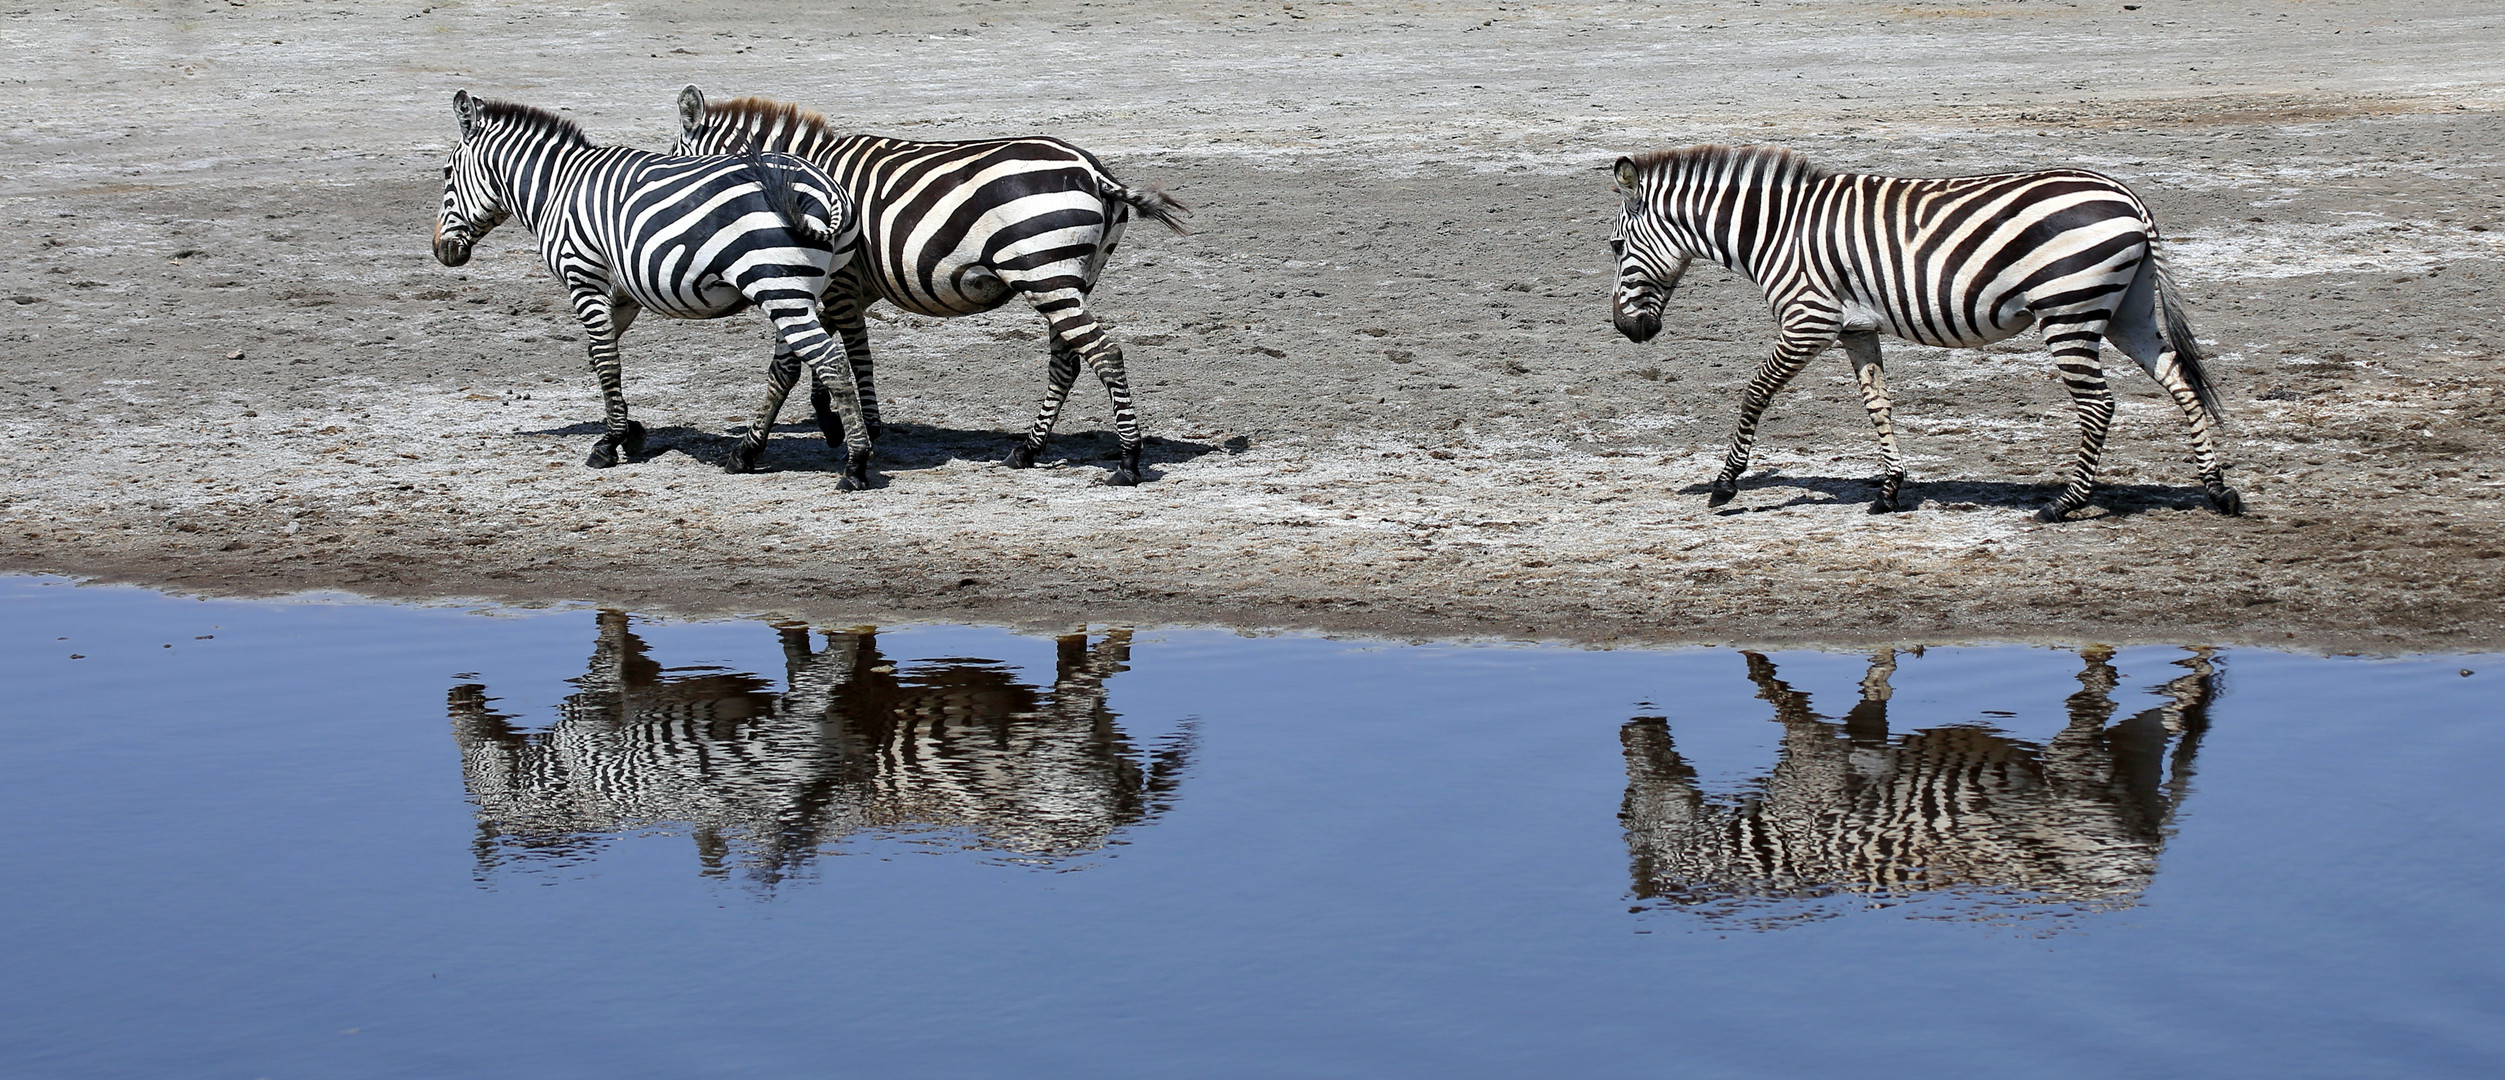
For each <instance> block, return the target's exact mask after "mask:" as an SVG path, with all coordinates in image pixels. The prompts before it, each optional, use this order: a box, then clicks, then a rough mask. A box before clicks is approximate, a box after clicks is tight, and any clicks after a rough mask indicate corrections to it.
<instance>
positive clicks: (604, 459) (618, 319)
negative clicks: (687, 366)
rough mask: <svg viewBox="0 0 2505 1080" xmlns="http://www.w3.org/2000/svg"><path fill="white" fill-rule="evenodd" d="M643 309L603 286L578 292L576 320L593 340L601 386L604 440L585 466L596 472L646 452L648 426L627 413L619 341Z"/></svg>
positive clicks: (593, 360) (592, 354)
mask: <svg viewBox="0 0 2505 1080" xmlns="http://www.w3.org/2000/svg"><path fill="white" fill-rule="evenodd" d="M642 310H643V309H642V308H641V307H638V306H637V305H636V304H634V303H633V302H631V301H627V300H613V299H611V298H610V296H609V295H608V290H607V289H606V288H605V287H602V286H598V285H588V286H577V287H576V288H575V289H574V317H575V318H576V319H577V320H579V321H581V322H582V324H583V335H584V336H585V337H587V338H589V339H590V341H591V343H590V345H589V346H588V347H587V351H588V352H589V353H590V359H591V373H592V377H593V378H594V379H596V380H598V381H599V383H600V402H601V406H602V424H601V427H602V430H601V435H600V440H599V441H598V442H595V443H593V444H592V447H591V456H589V457H587V458H585V459H584V460H583V464H584V465H587V466H589V467H591V468H594V469H606V468H608V467H610V466H612V465H615V464H617V463H618V460H619V458H620V457H621V456H623V457H625V458H626V459H628V460H632V459H634V458H635V456H637V455H639V454H642V453H643V452H644V426H643V425H642V424H638V423H636V422H635V421H634V420H633V419H632V418H630V417H628V416H627V414H626V387H625V380H624V379H623V377H622V376H621V375H620V374H619V370H620V362H619V353H618V339H620V338H622V337H625V336H626V328H627V327H629V326H633V325H634V324H635V316H636V314H637V313H638V312H640V311H642Z"/></svg>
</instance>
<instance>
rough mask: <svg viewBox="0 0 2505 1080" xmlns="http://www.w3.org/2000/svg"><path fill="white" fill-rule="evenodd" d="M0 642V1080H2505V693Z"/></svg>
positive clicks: (218, 606) (1586, 661)
mask: <svg viewBox="0 0 2505 1080" xmlns="http://www.w3.org/2000/svg"><path fill="white" fill-rule="evenodd" d="M0 612H4V613H5V615H6V618H5V619H0V677H5V683H0V685H5V686H6V688H7V696H6V699H5V700H6V702H7V705H6V708H5V711H0V725H4V729H0V735H5V738H6V745H7V750H6V751H5V752H0V821H5V822H6V823H7V828H6V830H5V832H0V882H5V886H0V887H4V888H5V892H0V971H5V972H6V973H7V977H6V978H5V979H0V1075H5V1076H9V1077H29V1078H33V1077H43V1078H50V1077H150V1078H162V1077H234V1078H237V1080H247V1078H252V1077H273V1078H290V1077H321V1078H343V1077H453V1076H459V1077H504V1076H511V1077H603V1078H607V1077H643V1076H651V1077H711V1076H722V1077H783V1076H876V1077H926V1076H927V1077H980V1076H1018V1077H1056V1076H1071V1077H1233V1076H1246V1077H1252V1076H1262V1077H1270V1076H1296V1077H1339V1076H1345V1077H1411V1076H1469V1077H1476V1076H1574V1077H1662V1076H1677V1077H1722V1076H1730V1077H1769V1076H1776V1077H1780V1076H1830V1075H1841V1074H1851V1075H1864V1076H1873V1075H1875V1076H1914V1075H1942V1076H1972V1075H2005V1076H2030V1077H2033V1076H2046V1077H2070V1076H2077V1077H2098V1078H2114V1077H2143V1076H2145V1077H2180V1076H2205V1077H2228V1076H2268V1077H2314V1076H2321V1077H2332V1076H2340V1077H2348V1076H2364V1075H2394V1076H2415V1077H2444V1076H2465V1077H2466V1076H2492V1075H2497V1074H2498V1073H2499V1072H2500V1070H2505V1020H2501V1019H2500V1016H2505V930H2501V929H2500V927H2505V891H2501V887H2505V815H2501V814H2500V811H2501V810H2505V797H2501V796H2500V795H2499V793H2498V787H2497V778H2498V776H2499V774H2500V767H2505V695H2500V693H2499V685H2500V675H2505V657H2497V656H2469V657H2463V656H2446V657H2432V658H2418V659H2405V660H2371V659H2357V658H2321V657H2311V656H2299V655H2289V654H2281V653H2273V652H2266V651H2257V650H2242V649H2237V650H2224V651H2218V652H2207V651H2200V650H2194V649H2189V648H2128V649H2123V650H2120V651H2119V652H2112V653H2108V652H2106V651H2103V650H2098V649H2094V648H2082V649H2049V648H2034V647H2017V646H2006V647H1986V648H1932V649H1920V650H1918V649H1914V648H1911V647H1908V648H1903V649H1896V650H1882V651H1877V652H1873V653H1851V654H1845V653H1821V652H1806V651H1803V652H1776V653H1771V654H1767V655H1763V656H1753V655H1749V654H1743V653H1741V652H1738V651H1733V650H1727V649H1685V650H1665V651H1649V650H1621V651H1588V650H1576V649H1566V648H1554V647H1531V646H1500V645H1434V644H1429V645H1409V644H1395V643H1382V642H1363V641H1347V640H1325V639H1320V638H1313V637H1303V636H1274V637H1246V636H1238V635H1235V634H1231V633H1227V632H1223V631H1214V630H1145V629H1143V630H1140V631H1138V632H1136V633H1130V632H1125V631H1120V630H1117V629H1114V628H1109V627H1105V626H1102V625H1096V626H1093V627H1089V628H1087V632H1085V633H1083V634H1078V635H1073V636H1069V637H1064V638H1061V639H1059V640H1056V639H1054V638H1052V637H1037V636H1027V635H1021V634H1017V633H1012V632H1008V631H1004V630H997V629H986V628H970V627H947V626H916V627H900V628H884V629H879V630H877V631H875V632H871V631H869V630H868V628H855V627H820V628H816V629H815V630H806V629H802V628H798V627H777V626H775V625H771V624H768V623H765V622H758V621H730V622H714V623H671V622H660V621H654V620H650V619H645V618H641V617H636V616H632V615H626V614H617V613H609V614H602V613H597V612H593V611H589V610H565V611H554V612H536V613H532V612H514V611H462V610H450V609H422V608H407V607H391V606H382V605H373V604H362V603H352V602H294V603H240V602H201V601H196V600H185V599H175V598H169V597H164V596H160V595H157V594H153V593H149V592H145V591H142V590H136V589H122V588H87V587H73V586H71V585H69V584H67V583H64V582H59V581H53V580H47V579H36V578H11V579H0ZM1084 617H1085V613H1084V612H1083V611H1074V612H1073V613H1072V620H1073V626H1074V628H1075V627H1076V626H1077V623H1078V620H1080V619H1083V618H1084Z"/></svg>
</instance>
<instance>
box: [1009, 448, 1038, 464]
mask: <svg viewBox="0 0 2505 1080" xmlns="http://www.w3.org/2000/svg"><path fill="white" fill-rule="evenodd" d="M1007 464H1008V466H1009V467H1010V468H1012V469H1032V468H1034V467H1035V447H1032V446H1028V445H1027V444H1025V443H1019V444H1018V445H1016V446H1014V447H1011V448H1010V449H1009V460H1008V462H1007Z"/></svg>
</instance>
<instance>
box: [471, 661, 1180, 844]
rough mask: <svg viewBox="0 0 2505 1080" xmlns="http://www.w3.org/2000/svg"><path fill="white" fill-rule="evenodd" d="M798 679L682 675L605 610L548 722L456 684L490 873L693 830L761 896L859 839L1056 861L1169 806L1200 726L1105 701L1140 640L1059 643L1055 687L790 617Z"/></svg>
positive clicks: (997, 666)
mask: <svg viewBox="0 0 2505 1080" xmlns="http://www.w3.org/2000/svg"><path fill="white" fill-rule="evenodd" d="M775 633H776V635H777V636H778V637H779V639H780V641H781V645H782V651H783V657H784V672H783V679H784V684H783V685H784V689H783V691H782V692H780V693H776V692H774V691H773V690H772V683H771V682H769V681H768V680H767V679H765V678H763V677H761V676H758V675H754V674H749V673H745V672H735V671H728V670H723V669H719V668H709V667H688V668H669V667H664V666H662V664H661V663H660V662H658V661H656V660H654V659H652V657H651V655H650V650H649V648H648V647H647V646H646V644H645V642H644V640H643V638H642V637H641V636H639V635H637V634H636V633H635V632H634V630H633V628H632V626H631V619H630V617H629V616H628V615H626V614H624V613H621V612H616V611H604V612H602V613H600V615H599V618H598V633H597V636H596V638H595V640H594V642H593V648H592V653H591V660H590V663H589V665H588V669H587V671H586V672H585V674H583V675H582V676H579V677H577V678H575V679H574V680H572V681H573V683H574V685H575V687H576V690H575V692H574V693H572V694H570V695H568V696H567V697H566V698H565V699H564V701H562V702H561V703H559V704H558V705H557V707H556V718H555V720H554V722H553V723H551V724H549V725H548V726H547V727H545V728H542V729H538V730H531V729H529V728H527V727H526V726H525V725H524V724H523V723H522V722H521V721H520V720H519V719H518V718H516V717H514V716H511V715H508V714H505V713H502V712H499V711H497V710H496V709H495V708H494V706H493V702H494V701H495V700H496V699H495V698H493V697H491V696H489V695H488V692H487V688H486V687H484V686H482V685H478V684H474V683H472V684H463V685H458V686H455V687H453V688H452V691H451V693H450V695H449V711H450V714H451V718H452V732H453V739H454V742H455V743H456V744H457V745H458V746H459V748H460V751H461V776H462V783H463V786H464V787H465V788H466V789H467V792H468V795H469V799H470V802H471V803H472V805H473V806H474V807H475V813H476V818H477V823H478V833H477V838H476V840H475V841H474V845H473V849H474V854H475V857H476V862H477V869H476V876H477V878H478V880H479V881H480V883H481V884H490V883H492V882H493V881H494V880H495V877H496V875H497V874H498V872H499V871H501V870H506V869H515V870H522V871H533V870H538V871H545V870H554V869H563V868H567V867H570V866H573V865H576V864H580V863H582V862H585V861H588V860H590V859H593V858H595V857H597V856H598V855H599V854H600V853H601V852H602V851H603V850H605V849H607V848H608V847H609V846H610V845H612V844H615V843H618V842H620V840H621V838H624V837H630V836H645V835H652V834H656V833H657V834H663V835H673V834H675V835H686V836H689V837H690V838H691V839H692V840H693V842H694V845H695V849H696V857H697V862H698V864H699V872H700V873H702V874H704V875H706V876H710V877H723V878H727V877H729V876H731V875H732V873H733V872H734V871H737V872H740V873H742V874H743V875H744V876H745V877H746V878H747V879H748V880H750V881H751V882H754V883H756V884H758V885H761V886H764V887H766V888H769V889H770V888H772V887H773V886H775V885H777V884H779V883H782V882H784V881H786V880H789V879H791V878H793V877H794V876H796V875H801V874H804V873H806V872H807V870H808V869H809V867H810V866H811V864H812V863H813V861H814V860H815V859H816V858H817V857H818V856H819V855H821V854H824V853H828V852H835V851H839V850H840V848H841V847H842V846H843V845H845V844H846V843H847V842H853V843H867V842H877V841H893V842H903V843H914V844H923V845H937V846H940V847H954V848H957V849H961V850H971V851H978V852H986V853H990V854H991V855H993V856H994V857H999V858H1005V859H1007V860H1009V861H1014V862H1023V863H1033V864H1043V865H1053V866H1061V865H1066V864H1067V863H1068V862H1069V861H1070V860H1071V859H1072V858H1074V857H1076V856H1080V855H1083V854H1085V853H1088V852H1093V851H1098V850H1100V849H1102V848H1104V847H1106V846H1108V845H1114V844H1119V843H1121V842H1122V840H1121V839H1120V834H1121V833H1122V832H1123V831H1124V830H1126V829H1129V828H1132V827H1135V826H1140V825H1144V824H1146V823H1149V822H1152V821H1154V820H1156V819H1157V818H1158V817H1159V816H1160V815H1162V814H1163V813H1164V812H1165V811H1166V810H1167V808H1168V807H1169V806H1170V805H1171V804H1172V802H1173V799H1174V795H1175V792H1176V789H1177V787H1178V786H1179V785H1180V783H1181V781H1182V778H1183V774H1184V771H1185V769H1186V768H1187V767H1188V765H1189V764H1190V759H1191V752H1192V746H1193V733H1192V729H1191V728H1190V727H1189V726H1188V725H1187V726H1185V727H1184V728H1183V729H1182V730H1180V731H1178V732H1176V733H1174V734H1172V735H1169V736H1166V737H1165V738H1162V739H1159V740H1156V741H1155V742H1152V743H1149V744H1146V745H1141V744H1139V743H1136V742H1135V741H1134V740H1133V739H1132V738H1131V737H1130V736H1129V735H1127V734H1126V733H1125V732H1124V731H1123V730H1122V728H1121V725H1120V724H1119V723H1118V720H1119V718H1118V717H1117V716H1116V714H1115V713H1113V712H1112V711H1111V710H1110V709H1108V708H1107V707H1106V705H1105V684H1106V682H1107V681H1108V680H1110V679H1111V678H1112V677H1113V676H1114V675H1116V674H1118V673H1120V672H1123V671H1127V670H1129V659H1130V632H1129V631H1127V630H1116V631H1112V632H1110V633H1108V634H1106V635H1104V636H1103V637H1101V638H1097V639H1095V640H1092V641H1091V640H1090V639H1089V638H1088V636H1087V635H1085V634H1072V635H1068V636H1065V637H1062V638H1060V639H1058V640H1057V641H1056V642H1055V643H1054V651H1055V656H1054V676H1053V681H1052V684H1051V685H1050V686H1036V685H1032V684H1030V683H1027V682H1025V681H1023V680H1022V679H1021V678H1020V677H1019V675H1018V672H1017V670H1016V669H1015V668H1012V667H1010V666H1009V665H1007V664H1002V663H999V662H996V661H990V660H980V659H971V658H948V659H936V660H927V661H919V662H912V663H905V664H899V663H897V662H895V661H892V660H889V659H887V658H886V657H885V656H884V655H883V654H882V653H881V652H880V650H879V647H878V635H877V631H876V630H874V629H871V628H867V627H859V628H853V629H849V630H841V631H829V632H825V633H823V634H821V635H815V637H817V638H820V639H822V641H821V640H813V635H812V633H811V631H810V630H809V629H808V628H806V627H800V626H780V627H776V628H775Z"/></svg>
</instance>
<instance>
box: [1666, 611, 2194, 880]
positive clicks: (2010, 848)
mask: <svg viewBox="0 0 2505 1080" xmlns="http://www.w3.org/2000/svg"><path fill="white" fill-rule="evenodd" d="M1742 655H1743V656H1744V657H1746V659H1747V663H1748V678H1749V680H1750V681H1751V682H1753V683H1755V684H1756V685H1757V690H1758V694H1757V696H1758V697H1760V698H1762V699H1763V700H1765V701H1766V702H1768V703H1769V704H1771V705H1772V706H1773V707H1774V717H1773V718H1774V720H1775V721H1776V722H1777V723H1779V724H1781V725H1782V726H1783V741H1782V746H1781V751H1780V755H1781V756H1780V759H1779V760H1778V761H1777V763H1776V765H1775V767H1774V769H1773V770H1772V771H1771V772H1769V773H1767V774H1765V775H1763V776H1761V777H1759V778H1757V779H1756V780H1754V781H1752V782H1750V783H1748V784H1747V785H1745V786H1744V789H1743V792H1742V793H1741V794H1740V795H1738V796H1736V797H1732V798H1710V797H1708V796H1707V795H1706V794H1705V793H1704V792H1703V791H1702V790H1701V789H1700V788H1699V786H1698V783H1697V771H1696V769H1695V768H1694V767H1693V766H1692V765H1690V764H1689V763H1688V762H1687V760H1686V759H1685V758H1683V757H1681V756H1680V754H1679V753H1678V751H1677V749H1675V747H1674V744H1673V742H1672V739H1671V731H1670V724H1669V721H1668V719H1667V718H1664V717H1646V716H1639V717H1636V718H1634V719H1632V720H1630V721H1628V722H1627V723H1626V724H1625V725H1624V726H1623V727H1622V728H1621V729H1620V730H1619V741H1620V744H1621V746H1622V748H1623V749H1624V751H1625V755H1626V767H1627V788H1626V798H1625V802H1624V803H1623V804H1622V807H1621V810H1620V813H1619V821H1620V823H1621V824H1622V825H1623V826H1624V828H1625V830H1626V843H1627V850H1628V855H1629V858H1630V860H1631V871H1630V872H1631V874H1632V877H1633V880H1634V898H1635V899H1636V901H1637V910H1644V909H1647V908H1659V909H1678V910H1685V911H1689V912H1691V913H1694V914H1697V915H1699V916H1702V917H1704V918H1705V919H1706V920H1707V921H1709V922H1716V923H1723V924H1728V925H1736V926H1741V927H1745V928H1751V929H1772V928H1776V927H1780V926H1786V925H1793V924H1797V923H1801V922H1807V921H1813V920H1818V919H1826V918H1834V917H1837V916H1840V915H1843V914H1845V913H1847V912H1848V911H1852V910H1861V909H1869V908H1875V907H1899V906H1901V907H1903V908H1904V910H1905V913H1906V914H1910V915H1916V916H1923V917H1931V918H1950V919H1974V920H1990V921H1998V920H2003V919H2008V918H2013V917H2026V916H2031V915H2068V914H2075V913H2078V912H2081V911H2095V910H2114V909H2119V908H2127V907H2130V906H2132V905H2133V904H2135V903H2137V902H2138V898H2139V897H2140V895H2141V894H2142V893H2143V892H2144V891H2145V890H2146V889H2147V888H2148V885H2149V883H2150V881H2151V880H2152V879H2153V878H2154V877H2155V875H2156V872H2157V856H2158V853H2159V851H2160V850H2161V849H2162V848H2163V846H2164V844H2165V841H2166V838H2167V836H2168V834H2169V832H2170V831H2171V829H2172V825H2173V822H2174V818H2175V814H2176V812H2177V811H2178V810H2179V809H2180V808H2181V806H2182V804H2183V801H2184V799H2185V797H2186V796H2187V795H2188V794H2189V791H2190V789H2189V781H2190V779H2191V776H2192V765H2193V758H2194V757H2195V755H2196V754H2197V753H2198V751H2199V747H2200V742H2201V737H2202V735H2203V734H2204V733H2205V732H2206V731H2207V729H2208V726H2209V705H2210V702H2211V701H2212V700H2214V699H2215V697H2216V696H2217V694H2218V692H2219V679H2220V675H2219V671H2218V668H2217V665H2216V662H2215V661H2214V660H2213V659H2212V658H2211V656H2210V655H2209V653H2208V652H2207V651H2205V650H2194V651H2192V653H2191V655H2189V656H2187V657H2186V658H2184V659H2182V660H2179V661H2177V662H2176V666H2178V667H2181V668H2183V669H2185V673H2184V674H2182V675H2180V676H2177V677H2176V678H2174V679H2172V680H2170V681H2168V682H2166V683H2165V684H2163V685H2162V686H2159V687H2157V688H2156V692H2157V693H2158V694H2159V695H2160V696H2161V697H2163V698H2165V699H2166V701H2165V703H2163V704H2160V705H2158V706H2156V707H2154V708H2150V709H2147V710H2145V711H2142V712H2139V713H2137V714H2134V715H2132V716H2130V717H2128V718H2125V719H2123V720H2121V721H2120V722H2115V721H2114V719H2113V717H2114V713H2115V712H2116V711H2117V710H2116V707H2115V704H2114V700H2113V697H2112V692H2113V690H2114V688H2115V687H2116V686H2117V685H2118V683H2119V681H2120V679H2119V676H2118V675H2117V673H2116V672H2115V670H2114V667H2113V665H2112V663H2111V660H2112V655H2113V653H2112V650H2110V649H2106V648H2102V647H2094V648H2089V649H2084V650H2081V652H2080V654H2079V655H2080V658H2081V660H2082V662H2083V668H2082V670H2081V671H2080V673H2079V677H2078V678H2079V684H2080V687H2081V689H2080V690H2079V691H2078V692H2077V693H2074V694H2072V695H2070V697H2069V698H2068V700H2067V701H2066V703H2065V704H2066V707H2067V710H2068V713H2069V720H2068V723H2067V724H2066V725H2065V726H2064V727H2063V728H2062V729H2061V731H2060V732H2058V733H2057V734H2055V735H2054V736H2053V737H2052V738H2051V739H2050V740H2049V741H2047V742H2044V743H2035V742H2030V741H2027V740H2024V739H2020V738H2016V737H2013V736H2010V735H2007V734H2005V733H2002V732H2000V731H1997V730H1995V729H1993V728H1990V727H1985V726H1980V725H1965V724H1952V725H1945V726H1941V727H1934V728H1926V729H1923V730H1920V731H1914V732H1909V733H1905V734H1902V735H1894V734H1892V733H1891V732H1890V731H1889V729H1888V699H1889V697H1890V696H1891V695H1892V693H1893V690H1892V689H1891V687H1890V685H1889V682H1890V678H1891V676H1893V675H1894V674H1895V671H1896V659H1897V653H1896V651H1895V650H1893V649H1883V650H1880V651H1879V652H1878V653H1877V654H1876V655H1874V656H1873V657H1872V658H1871V662H1870V666H1869V669H1868V672H1867V674H1865V675H1864V676H1863V679H1862V683H1861V700H1860V701H1859V702H1857V703H1855V704H1854V706H1853V707H1852V709H1851V710H1850V711H1849V712H1847V713H1846V714H1845V715H1844V717H1843V718H1842V719H1841V720H1837V719H1832V718H1829V717H1825V716H1821V715H1819V714H1817V713H1815V712H1812V711H1811V710H1810V707H1809V696H1808V695H1807V694H1805V693H1802V692H1800V691H1797V690H1794V689H1793V688H1792V687H1791V685H1790V684H1788V683H1785V682H1784V681H1783V680H1781V679H1780V678H1777V677H1776V673H1775V665H1774V663H1773V662H1772V661H1771V660H1768V659H1767V658H1766V657H1764V656H1761V655H1759V654H1756V653H1743V654H1742ZM1916 655H1919V652H1918V651H1917V653H1916Z"/></svg>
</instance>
